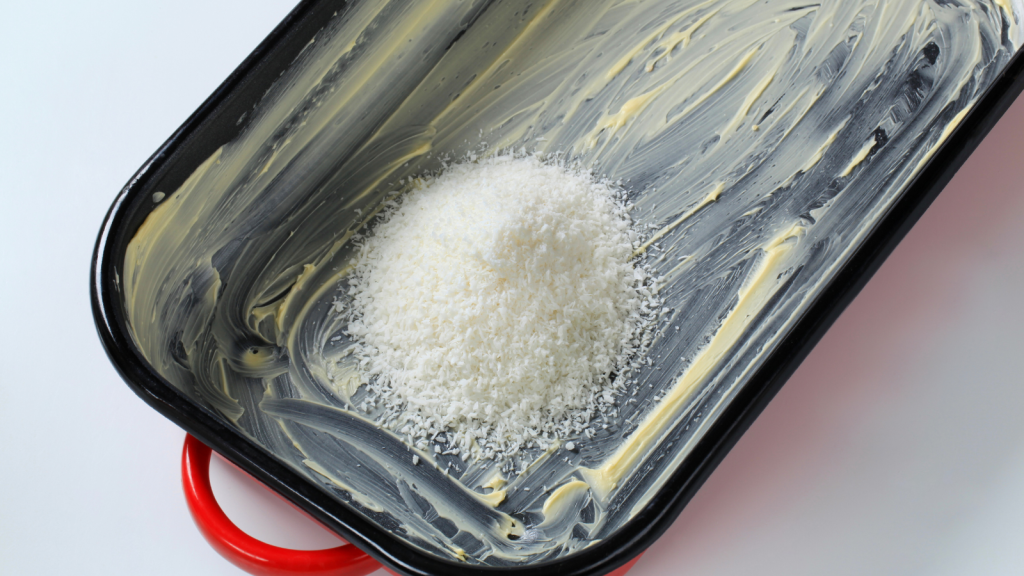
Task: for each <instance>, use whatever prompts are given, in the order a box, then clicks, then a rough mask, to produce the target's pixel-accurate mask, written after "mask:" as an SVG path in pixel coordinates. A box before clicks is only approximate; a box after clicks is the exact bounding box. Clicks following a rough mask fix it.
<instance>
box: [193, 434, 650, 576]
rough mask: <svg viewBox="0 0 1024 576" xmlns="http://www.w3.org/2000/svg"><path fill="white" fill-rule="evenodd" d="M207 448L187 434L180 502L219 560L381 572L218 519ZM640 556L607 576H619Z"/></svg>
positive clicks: (335, 575) (358, 556)
mask: <svg viewBox="0 0 1024 576" xmlns="http://www.w3.org/2000/svg"><path fill="white" fill-rule="evenodd" d="M210 454H211V451H210V448H209V447H208V446H206V444H203V443H202V442H200V441H199V440H196V439H195V437H193V436H192V435H191V434H188V435H186V436H185V449H184V450H183V451H182V453H181V482H182V484H184V486H185V501H186V502H188V510H189V512H191V513H192V519H193V520H195V523H196V526H198V527H199V532H201V533H202V535H203V537H204V538H206V541H207V542H209V543H210V546H212V547H213V549H214V550H216V551H217V552H218V553H219V554H220V555H221V556H223V557H224V558H226V559H227V560H228V561H230V562H231V563H232V564H234V565H235V566H238V567H239V568H241V569H242V570H245V571H246V572H248V573H249V574H255V575H256V576H294V575H295V574H303V575H309V576H365V575H366V574H369V573H370V572H373V571H374V570H377V569H379V568H380V567H381V565H380V564H379V563H377V561H376V560H374V559H372V558H370V556H369V555H368V554H366V552H363V551H362V550H360V549H358V548H356V547H355V546H353V545H351V544H345V545H344V546H338V547H337V548H330V549H327V550H288V549H287V548H278V547H277V546H271V545H270V544H267V543H264V542H260V541H259V540H257V539H255V538H253V537H252V536H249V535H248V534H246V533H245V532H242V531H241V530H240V529H239V528H238V526H235V525H234V523H232V522H231V520H230V519H229V518H228V517H227V515H226V514H224V511H223V510H221V508H220V505H219V504H217V499H216V498H214V496H213V489H212V488H211V487H210ZM638 560H640V555H638V556H637V557H636V558H633V559H632V560H630V561H629V562H628V563H626V565H625V566H622V567H621V568H619V569H617V570H615V571H614V572H612V573H610V574H608V576H625V575H626V573H627V572H629V569H630V568H632V567H633V565H634V564H636V563H637V561H638Z"/></svg>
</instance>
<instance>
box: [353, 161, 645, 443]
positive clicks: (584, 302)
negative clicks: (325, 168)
mask: <svg viewBox="0 0 1024 576" xmlns="http://www.w3.org/2000/svg"><path fill="white" fill-rule="evenodd" d="M638 240H639V239H638V237H637V235H636V233H634V232H633V231H631V229H630V221H629V217H628V214H627V213H626V210H625V207H624V198H623V197H622V196H621V191H620V190H618V189H616V188H615V187H613V186H611V185H610V184H609V183H608V182H601V181H595V180H594V179H593V178H592V177H591V175H590V174H589V173H588V172H586V171H583V170H579V169H568V168H566V167H564V166H559V165H553V164H549V163H545V162H543V161H542V160H540V159H538V158H537V157H535V156H521V157H513V156H509V155H506V156H497V157H492V158H489V159H485V160H480V161H476V162H466V163H461V164H454V165H450V166H448V167H447V168H446V170H444V171H443V172H442V173H441V174H440V175H438V176H436V177H433V178H428V179H423V180H418V181H416V184H415V185H414V187H413V189H412V190H411V191H410V192H408V193H407V194H406V197H405V198H404V200H403V201H402V202H401V203H400V204H399V203H398V202H395V201H391V202H389V206H388V208H387V209H386V210H385V213H384V215H383V216H382V218H381V220H380V221H379V223H378V225H377V226H376V227H375V228H374V230H373V231H372V234H371V235H370V236H369V237H367V238H365V239H364V241H363V243H362V245H361V247H360V251H359V256H358V259H357V261H356V264H355V268H354V272H353V273H352V275H351V277H350V295H351V297H352V308H351V310H352V312H351V313H352V316H351V319H350V323H349V326H348V332H349V334H350V336H351V337H352V338H353V339H354V340H355V342H356V345H355V350H354V353H355V354H356V357H357V358H358V359H359V362H360V367H361V368H362V370H363V371H364V373H365V375H366V378H367V383H368V384H369V385H370V386H369V387H370V389H371V390H372V391H374V392H376V395H377V397H378V399H380V400H381V401H382V402H383V403H385V404H386V405H387V406H388V408H389V410H388V412H389V413H390V416H387V417H385V419H387V420H390V425H391V427H392V428H393V429H395V430H396V431H397V432H399V433H401V434H403V435H405V436H407V437H408V438H409V439H410V440H411V441H412V442H414V443H416V444H417V445H419V446H420V447H421V448H422V447H425V446H426V444H427V440H428V439H431V438H433V439H436V437H437V436H438V433H439V432H442V431H446V432H447V434H446V436H447V438H446V444H447V445H448V446H449V447H450V448H451V449H452V451H453V453H455V454H459V453H460V452H461V453H462V457H463V459H465V458H466V457H467V456H469V454H470V453H473V454H474V455H476V456H482V457H496V456H507V455H512V454H515V453H517V452H518V451H519V450H521V449H523V448H531V447H540V448H545V447H547V446H548V445H549V444H550V443H551V442H552V441H554V440H555V439H556V438H566V437H571V436H578V435H580V434H581V433H582V432H584V430H585V429H586V427H587V425H588V423H589V422H590V420H591V419H592V418H593V417H594V416H595V415H596V414H598V413H602V412H606V411H607V410H608V409H609V408H610V407H611V406H612V405H613V404H614V392H615V388H616V387H621V386H622V382H623V377H622V376H621V374H622V372H623V371H624V370H625V369H627V361H628V359H629V357H630V356H631V355H634V354H635V353H636V352H637V351H638V348H642V347H643V346H644V343H645V341H649V334H646V332H647V329H648V327H649V326H650V324H651V323H652V320H653V317H654V312H653V311H654V309H655V307H656V306H657V305H658V303H657V302H655V301H654V298H655V297H654V296H652V295H651V292H650V290H649V289H648V287H647V286H646V285H647V284H648V273H647V272H646V271H645V270H644V268H642V267H636V268H634V265H633V262H632V260H633V257H632V254H633V251H634V249H635V248H636V247H637V246H638ZM395 415H398V417H397V418H395ZM435 449H436V446H435Z"/></svg>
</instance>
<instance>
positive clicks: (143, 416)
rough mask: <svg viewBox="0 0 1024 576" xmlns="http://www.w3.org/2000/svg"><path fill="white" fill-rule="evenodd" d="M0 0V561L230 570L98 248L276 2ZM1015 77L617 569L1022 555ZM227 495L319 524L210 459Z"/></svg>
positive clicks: (1022, 125)
mask: <svg viewBox="0 0 1024 576" xmlns="http://www.w3.org/2000/svg"><path fill="white" fill-rule="evenodd" d="M290 8H291V4H290V2H289V1H288V0H285V1H283V2H282V1H279V2H242V1H240V0H233V1H230V2H226V1H223V0H218V1H216V2H198V1H187V2H185V1H179V2H174V3H171V2H163V3H159V4H158V3H152V2H148V3H141V2H128V1H121V2H112V1H106V2H92V3H78V2H75V3H73V2H61V3H56V5H50V6H47V5H45V4H44V3H29V2H20V3H14V2H10V3H8V5H6V6H5V8H4V13H5V14H4V17H3V18H2V19H0V54H2V56H0V64H2V67H0V69H2V70H3V80H2V81H0V82H2V83H0V117H2V125H3V127H4V137H3V138H2V139H0V200H2V206H3V208H4V211H5V215H6V218H5V221H4V225H3V226H2V227H0V242H2V246H3V249H2V256H0V258H2V260H0V264H2V267H0V269H2V273H0V274H2V276H0V301H3V302H4V303H5V305H6V307H5V317H4V320H5V322H4V323H5V326H4V328H5V330H3V331H2V333H0V349H2V350H3V351H4V358H3V362H0V437H2V438H3V444H2V447H0V458H2V460H3V462H4V464H3V467H2V468H0V494H2V496H0V574H4V575H7V574H12V575H15V574H16V575H35V574H40V575H50V574H103V575H109V574H136V573H145V574H151V575H158V574H168V575H172V574H173V575H180V574H191V575H196V576H199V575H213V574H225V575H227V574H240V572H239V571H238V570H236V569H235V568H233V567H232V566H231V565H229V564H228V563H226V562H225V561H223V560H221V559H220V558H219V557H218V556H217V555H216V554H215V553H214V552H213V551H212V550H210V548H209V547H208V546H207V545H206V544H205V542H204V541H203V540H202V538H201V537H200V536H199V534H198V532H196V530H195V528H194V527H193V525H192V523H191V520H190V518H189V516H188V512H187V511H186V508H185V504H184V501H183V499H182V496H181V488H180V484H179V480H178V473H179V467H178V466H179V457H180V450H181V441H182V438H183V433H182V432H181V431H180V430H179V429H178V428H177V427H176V426H174V425H173V424H171V423H170V422H168V421H166V420H165V419H164V418H163V417H161V416H159V415H158V414H157V413H156V412H154V411H153V410H152V409H150V408H149V407H148V406H146V405H145V404H144V403H143V402H142V401H141V400H139V399H138V398H136V397H135V396H134V395H133V394H132V392H131V391H130V390H129V389H128V388H127V386H125V385H124V384H123V383H122V382H121V380H120V378H119V377H118V376H117V374H116V373H115V372H114V370H113V368H112V367H111V365H110V363H109V362H108V361H107V359H106V357H105V356H104V354H103V351H102V349H101V348H100V345H99V341H98V338H97V337H96V333H95V329H94V328H93V324H92V317H91V312H90V310H89V302H88V289H87V278H88V264H89V258H90V254H91V250H92V244H93V242H94V240H95V236H96V233H97V231H98V230H99V225H100V222H101V220H102V218H103V215H104V213H105V212H106V210H107V208H108V206H109V204H110V201H111V200H112V199H113V197H114V195H115V194H116V192H117V191H118V190H119V189H120V188H121V186H122V185H123V184H124V183H125V182H126V181H127V179H128V178H129V177H130V176H131V174H132V173H133V172H134V171H135V170H136V169H137V168H138V167H139V166H140V165H141V164H142V163H143V162H144V161H145V159H146V158H147V157H148V156H149V154H151V153H152V152H153V151H154V150H155V149H156V148H157V147H158V146H159V145H160V144H161V143H162V142H163V140H164V139H166V138H167V136H169V135H170V134H171V132H172V131H173V130H174V129H175V128H177V127H178V126H179V125H180V124H181V122H182V121H183V120H184V119H185V118H186V117H187V116H188V115H189V114H190V113H191V112H192V111H193V110H194V109H195V108H196V107H197V106H198V105H199V104H200V102H202V100H203V99H204V98H205V97H206V96H207V95H208V94H209V93H210V92H212V91H213V89H214V88H215V87H216V86H217V85H218V84H219V83H220V81H221V80H223V79H224V78H225V77H226V76H227V75H228V73H229V72H230V71H231V70H232V69H233V68H234V67H235V66H236V65H237V64H238V63H239V62H240V61H241V60H242V59H243V58H244V57H245V55H246V54H248V52H249V51H250V50H251V49H252V48H253V47H255V46H256V44H257V43H258V42H259V41H260V40H261V39H262V38H263V37H264V36H265V35H266V34H267V33H268V32H269V31H270V30H271V29H272V27H273V26H274V25H275V24H276V23H277V22H278V21H279V20H280V19H281V18H282V17H283V16H284V15H285V14H286V13H287V12H288V10H290ZM1022 151H1024V100H1022V101H1019V102H1018V103H1017V104H1016V105H1015V106H1014V108H1013V109H1012V110H1011V112H1010V113H1009V114H1008V115H1007V116H1006V117H1005V118H1004V119H1003V121H1002V122H1001V123H1000V124H999V125H998V126H997V127H996V129H995V131H994V132H993V134H992V135H991V136H990V137H989V138H988V139H987V140H986V141H985V142H984V143H983V144H982V146H981V148H980V149H979V150H978V152H977V153H975V155H974V156H973V157H972V158H971V160H970V161H969V162H968V164H967V166H965V168H964V169H963V170H961V173H960V174H959V175H958V176H957V178H956V179H955V180H954V182H953V183H952V184H951V185H950V186H949V187H948V188H947V189H946V190H945V191H944V192H943V193H942V195H941V196H940V197H939V199H938V200H937V201H936V203H935V204H934V205H933V207H932V208H931V209H930V210H929V212H928V213H927V214H926V215H925V216H924V218H923V219H922V220H921V222H920V223H919V224H918V226H917V227H916V228H915V229H914V230H913V232H911V234H910V235H909V236H908V237H907V239H906V240H905V241H904V243H903V244H902V245H901V246H900V248H899V249H897V251H896V252H895V253H894V254H893V256H892V257H891V258H890V259H889V261H888V262H887V263H886V264H885V266H883V268H882V270H881V271H880V272H879V273H878V274H877V275H876V276H875V278H874V279H873V280H872V281H871V283H870V284H869V285H868V286H867V288H866V289H865V290H864V292H863V293H862V294H861V296H860V297H859V298H858V299H857V300H856V301H855V302H854V303H853V304H852V305H851V306H850V308H849V309H848V310H847V312H846V313H845V314H844V315H843V316H842V317H841V318H840V319H839V321H838V322H837V323H836V324H835V326H834V327H833V328H832V330H831V331H830V332H829V333H828V335H827V336H826V337H825V338H824V340H823V341H822V342H821V344H820V345H819V346H818V347H817V349H815V351H814V352H813V353H812V354H811V356H810V357H809V358H808V359H807V361H806V362H805V363H804V365H803V366H802V367H801V368H800V370H799V371H798V372H797V374H796V375H795V376H794V377H793V378H792V379H791V380H790V382H789V383H788V384H786V386H785V387H784V388H783V390H782V392H781V393H780V394H779V395H778V396H777V397H776V399H775V400H774V402H773V403H772V404H771V405H770V406H769V407H768V409H767V410H766V411H765V412H764V414H763V415H762V416H761V418H760V419H759V420H758V421H757V422H756V423H755V424H754V425H753V427H752V428H751V429H750V431H749V432H748V433H747V435H746V436H744V438H743V439H742V440H741V441H740V442H739V444H738V445H737V446H736V448H735V449H734V450H733V451H732V452H731V453H730V454H729V456H728V457H727V458H726V459H725V461H724V463H723V464H722V465H721V466H720V467H719V469H718V470H717V471H716V472H715V473H714V474H713V475H712V477H711V478H710V480H709V481H708V482H707V484H706V485H705V487H704V488H703V489H702V490H701V491H700V493H699V494H698V495H697V496H696V497H695V498H694V500H693V502H692V503H691V504H690V506H689V507H687V509H686V510H685V511H684V512H683V514H682V515H681V516H680V517H679V519H678V520H677V521H676V522H675V524H674V525H673V526H672V527H671V528H670V529H669V531H668V532H667V533H666V534H665V536H664V537H662V538H661V540H659V541H658V542H657V543H656V544H655V545H654V546H653V547H652V548H651V549H650V551H649V552H648V553H647V555H646V556H645V557H644V558H643V559H642V560H641V561H640V563H639V564H638V565H637V567H636V568H635V569H634V571H633V572H632V574H634V575H636V576H644V575H655V574H669V573H671V574H677V573H680V572H685V573H687V574H692V575H698V574H699V575H727V574H744V575H746V574H753V573H758V574H785V575H787V576H790V575H801V574H830V575H831V574H840V575H842V574H868V573H891V574H922V575H924V574H929V575H931V574H939V575H944V574H966V573H972V574H1022V573H1024V546H1021V542H1024V490H1021V486H1024V418H1022V417H1021V413H1022V406H1024V377H1022V376H1021V374H1022V373H1024V354H1022V353H1021V352H1020V350H1019V349H1020V347H1021V344H1022V343H1024V336H1022V333H1024V329H1022V326H1024V305H1022V304H1021V298H1020V295H1021V288H1020V286H1021V285H1022V284H1024V250H1022V248H1024V193H1022V192H1024V189H1022V188H1024V185H1022V184H1021V183H1022V182H1024V161H1022V160H1021V158H1022V155H1021V152H1022ZM214 488H215V490H216V491H217V492H218V494H219V495H220V498H221V500H222V502H223V503H224V506H225V508H226V509H227V511H228V513H229V514H230V515H231V516H232V517H233V518H235V519H236V521H238V522H239V524H240V525H241V526H242V527H243V528H245V529H247V530H249V531H250V532H251V533H253V534H254V535H256V536H258V537H262V538H264V539H266V540H268V541H270V542H272V543H275V544H279V545H285V546H302V545H305V547H308V548H317V547H325V546H329V545H331V543H332V542H333V537H332V536H331V535H330V534H327V533H326V532H324V531H323V530H321V529H320V528H318V527H317V526H315V525H313V524H312V523H311V522H310V521H308V520H305V519H304V518H302V517H301V516H299V515H298V514H297V513H295V512H293V511H292V510H291V509H290V508H288V507H287V506H286V505H285V504H283V503H281V502H279V501H278V500H277V499H276V498H275V497H274V496H272V495H270V494H269V493H267V492H266V491H264V490H263V489H262V488H259V487H258V486H257V485H255V483H253V482H252V481H249V480H247V479H245V478H244V477H243V476H242V475H241V474H240V473H237V472H235V471H234V470H232V469H229V468H227V467H226V466H225V465H223V464H220V463H218V462H216V461H215V464H214Z"/></svg>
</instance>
